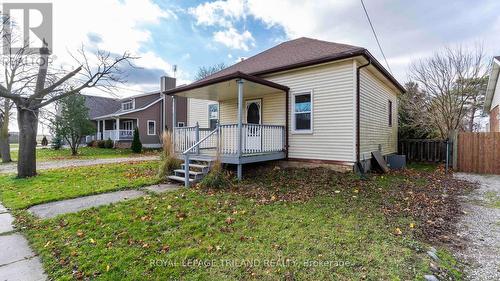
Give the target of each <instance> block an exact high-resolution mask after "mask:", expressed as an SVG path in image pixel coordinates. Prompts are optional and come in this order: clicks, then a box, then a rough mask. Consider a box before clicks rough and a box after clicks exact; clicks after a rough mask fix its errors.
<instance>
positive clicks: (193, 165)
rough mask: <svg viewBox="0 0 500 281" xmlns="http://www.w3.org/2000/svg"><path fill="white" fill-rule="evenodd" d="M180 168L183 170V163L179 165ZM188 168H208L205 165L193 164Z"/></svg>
mask: <svg viewBox="0 0 500 281" xmlns="http://www.w3.org/2000/svg"><path fill="white" fill-rule="evenodd" d="M181 166H182V167H183V168H184V163H183V164H181ZM189 167H190V168H191V167H193V168H198V169H206V168H208V166H207V165H201V164H193V163H189Z"/></svg>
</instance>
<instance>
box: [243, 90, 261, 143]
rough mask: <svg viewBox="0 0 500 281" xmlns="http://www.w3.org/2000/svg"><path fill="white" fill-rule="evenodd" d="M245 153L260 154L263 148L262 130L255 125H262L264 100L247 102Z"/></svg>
mask: <svg viewBox="0 0 500 281" xmlns="http://www.w3.org/2000/svg"><path fill="white" fill-rule="evenodd" d="M246 117H247V118H246V123H247V124H248V125H247V126H246V132H245V138H246V141H245V152H247V153H256V152H260V150H261V147H262V129H261V127H260V126H252V125H254V124H262V100H260V99H258V100H248V101H246Z"/></svg>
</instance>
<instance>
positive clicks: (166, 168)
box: [158, 132, 182, 179]
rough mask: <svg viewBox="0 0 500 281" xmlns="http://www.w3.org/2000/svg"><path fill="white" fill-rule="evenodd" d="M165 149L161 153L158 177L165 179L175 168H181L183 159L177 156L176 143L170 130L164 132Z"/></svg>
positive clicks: (163, 142) (163, 143)
mask: <svg viewBox="0 0 500 281" xmlns="http://www.w3.org/2000/svg"><path fill="white" fill-rule="evenodd" d="M162 146H163V150H162V152H161V155H160V160H161V161H160V167H159V169H158V177H159V178H160V179H164V178H165V177H166V176H168V175H169V174H171V173H172V172H173V170H175V169H178V168H180V166H181V163H182V161H181V160H180V159H177V158H176V157H175V151H174V144H173V142H172V135H171V134H170V132H164V133H163V135H162Z"/></svg>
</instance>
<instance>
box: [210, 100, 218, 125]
mask: <svg viewBox="0 0 500 281" xmlns="http://www.w3.org/2000/svg"><path fill="white" fill-rule="evenodd" d="M211 105H216V106H217V118H210V106H211ZM207 113H208V128H211V127H210V120H217V123H219V120H220V105H219V103H209V104H207Z"/></svg>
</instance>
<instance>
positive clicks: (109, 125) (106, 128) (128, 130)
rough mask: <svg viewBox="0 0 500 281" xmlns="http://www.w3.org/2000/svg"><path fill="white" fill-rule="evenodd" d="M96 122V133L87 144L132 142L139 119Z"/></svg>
mask: <svg viewBox="0 0 500 281" xmlns="http://www.w3.org/2000/svg"><path fill="white" fill-rule="evenodd" d="M94 121H95V122H96V133H95V135H92V136H87V138H86V140H87V142H89V141H92V140H108V139H111V140H112V141H132V139H133V136H134V129H135V128H136V127H137V119H130V118H102V119H96V120H94Z"/></svg>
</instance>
